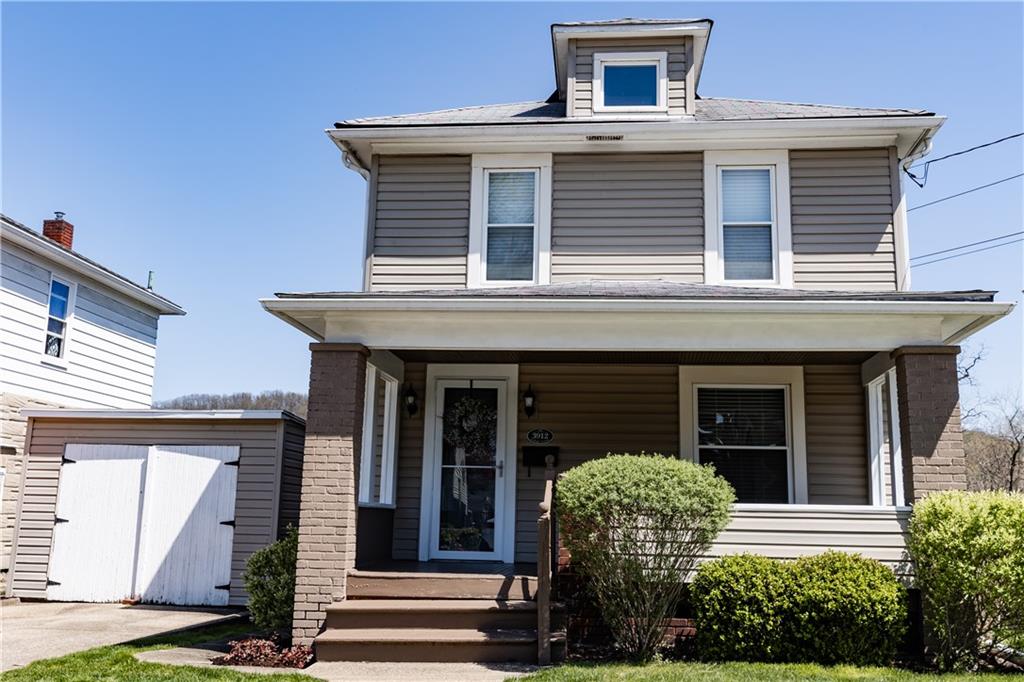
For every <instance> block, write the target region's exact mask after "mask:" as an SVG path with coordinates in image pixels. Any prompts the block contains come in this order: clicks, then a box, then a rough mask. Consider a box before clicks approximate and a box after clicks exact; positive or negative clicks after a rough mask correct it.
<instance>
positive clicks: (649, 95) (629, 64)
mask: <svg viewBox="0 0 1024 682" xmlns="http://www.w3.org/2000/svg"><path fill="white" fill-rule="evenodd" d="M593 68H594V79H593V93H594V94H593V97H594V111H595V112H597V113H602V112H604V113H617V112H623V113H626V112H629V113H632V112H652V113H663V112H667V111H668V76H667V72H668V53H666V52H604V53H597V54H595V55H594V67H593Z"/></svg>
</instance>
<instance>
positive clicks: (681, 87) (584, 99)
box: [569, 37, 692, 116]
mask: <svg viewBox="0 0 1024 682" xmlns="http://www.w3.org/2000/svg"><path fill="white" fill-rule="evenodd" d="M688 40H690V38H689V37H678V38H675V39H665V38H633V39H622V38H614V39H613V38H604V39H591V38H588V39H579V40H574V41H572V42H573V43H574V46H575V55H576V57H575V61H574V62H573V63H571V64H570V65H569V69H570V79H571V80H570V83H569V87H570V88H571V90H572V92H571V94H570V101H571V102H572V103H573V106H572V110H571V112H570V114H569V115H570V116H593V115H594V105H593V99H594V97H593V94H594V93H593V89H594V88H593V78H594V54H595V53H606V52H648V51H657V52H667V53H668V113H669V115H671V116H682V115H684V114H687V113H692V112H687V110H686V105H687V92H686V74H687V70H688V68H689V67H688V59H687V56H688V50H687V41H688ZM572 54H573V52H572V50H570V55H572ZM571 59H572V57H571V56H570V60H571Z"/></svg>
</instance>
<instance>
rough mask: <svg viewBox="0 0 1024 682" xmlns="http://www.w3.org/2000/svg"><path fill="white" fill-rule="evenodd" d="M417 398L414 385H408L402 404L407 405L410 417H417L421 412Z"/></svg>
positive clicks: (406, 409)
mask: <svg viewBox="0 0 1024 682" xmlns="http://www.w3.org/2000/svg"><path fill="white" fill-rule="evenodd" d="M417 397H418V396H417V395H416V390H415V389H414V388H413V387H412V384H406V387H405V391H403V392H402V402H404V403H405V411H406V412H408V413H409V416H410V417H415V416H416V413H417V412H419V411H420V406H419V405H418V404H417V402H416V398H417Z"/></svg>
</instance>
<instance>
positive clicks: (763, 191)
mask: <svg viewBox="0 0 1024 682" xmlns="http://www.w3.org/2000/svg"><path fill="white" fill-rule="evenodd" d="M722 221H723V222H726V223H770V222H772V187H771V173H770V172H769V170H768V169H767V168H732V169H729V168H723V169H722Z"/></svg>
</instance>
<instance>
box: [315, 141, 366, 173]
mask: <svg viewBox="0 0 1024 682" xmlns="http://www.w3.org/2000/svg"><path fill="white" fill-rule="evenodd" d="M324 132H325V133H327V136H328V137H329V138H331V141H332V142H334V144H336V145H337V146H338V149H340V150H341V162H342V163H343V164H345V168H348V169H349V170H354V171H355V172H357V173H359V174H360V175H362V176H363V179H364V180H369V179H370V168H369V167H368V166H367V165H366V164H365V163H363V160H362V159H360V158H359V154H357V153H356V150H355V149H353V148H352V145H351V144H349V143H348V142H347V141H346V140H344V139H342V138H340V137H338V136H336V135H334V132H335V131H334V129H333V128H328V129H327V130H325V131H324Z"/></svg>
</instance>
